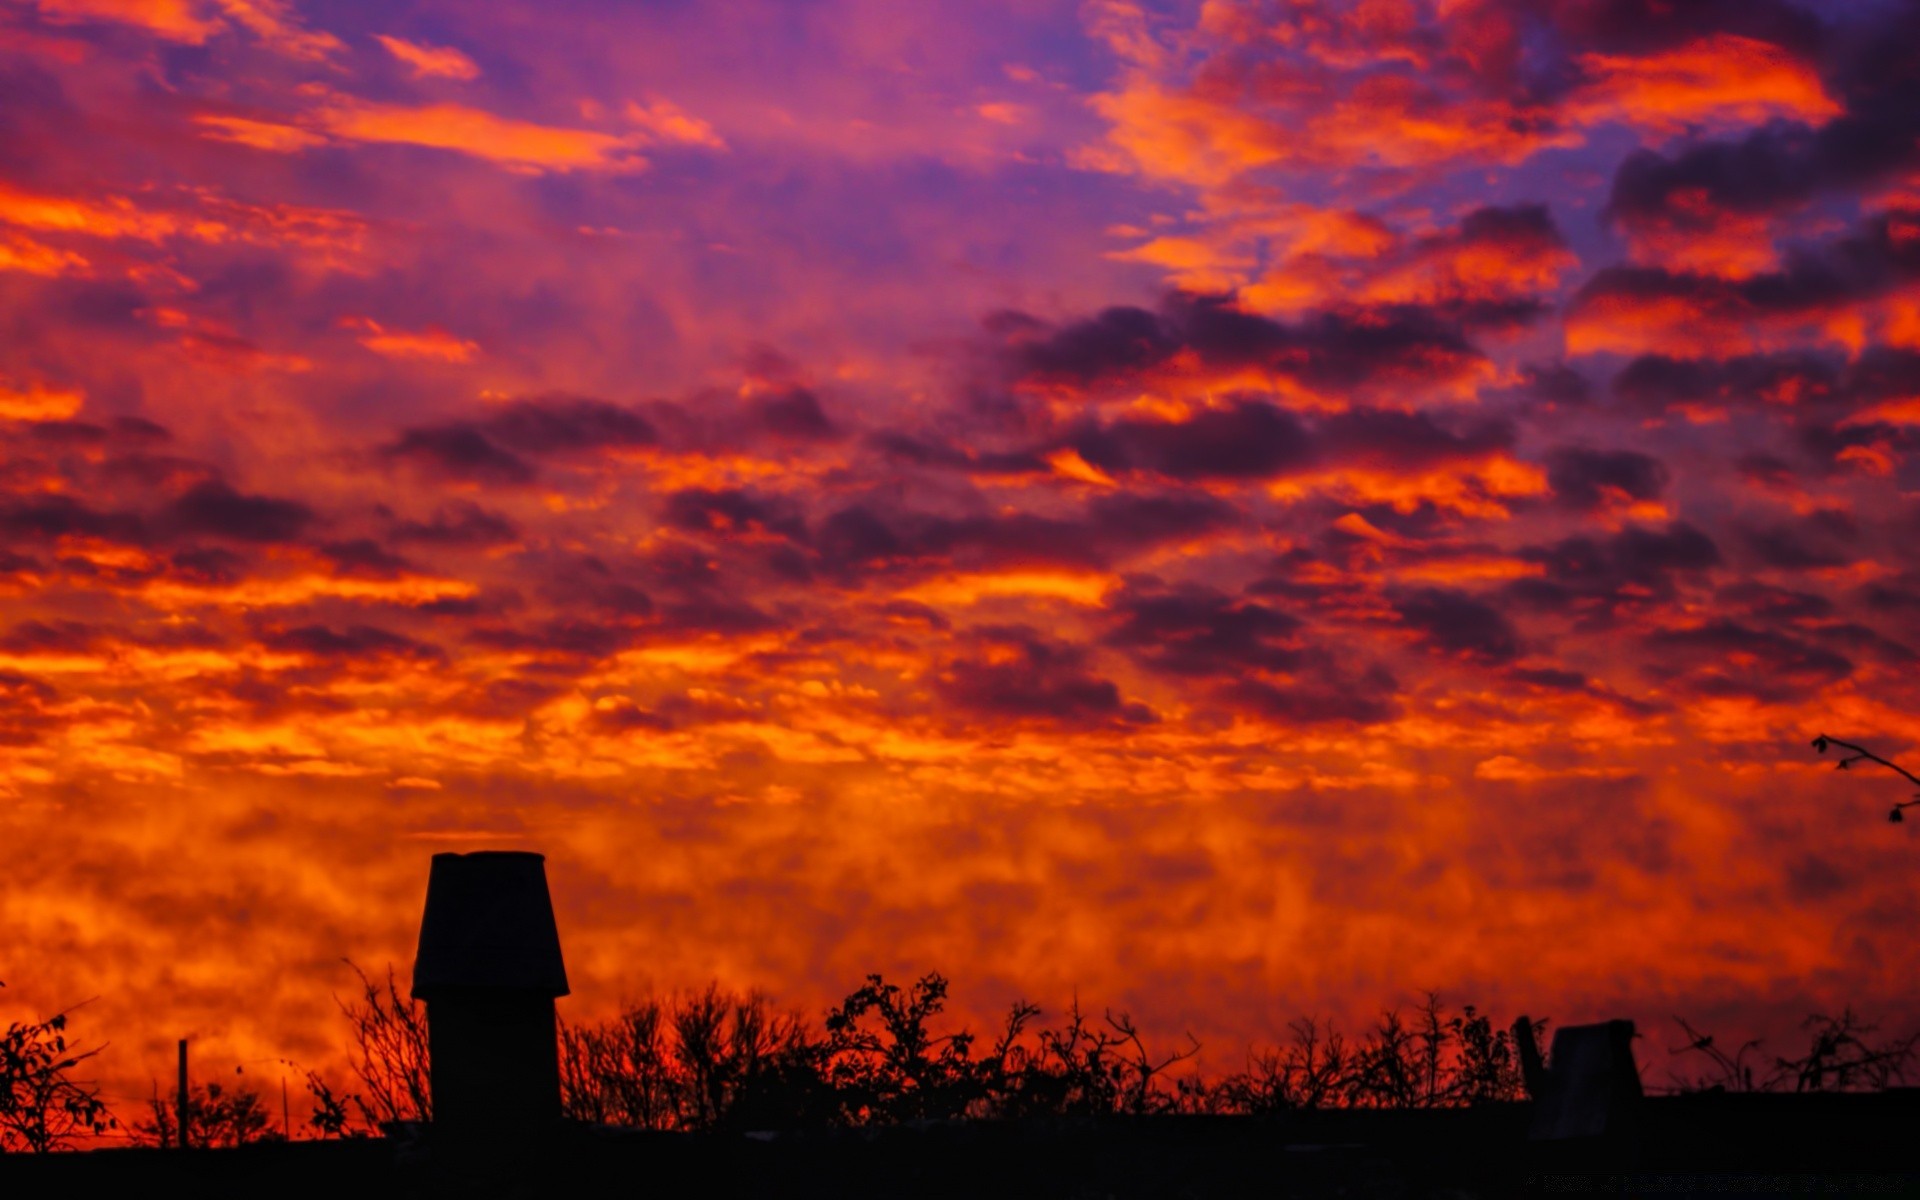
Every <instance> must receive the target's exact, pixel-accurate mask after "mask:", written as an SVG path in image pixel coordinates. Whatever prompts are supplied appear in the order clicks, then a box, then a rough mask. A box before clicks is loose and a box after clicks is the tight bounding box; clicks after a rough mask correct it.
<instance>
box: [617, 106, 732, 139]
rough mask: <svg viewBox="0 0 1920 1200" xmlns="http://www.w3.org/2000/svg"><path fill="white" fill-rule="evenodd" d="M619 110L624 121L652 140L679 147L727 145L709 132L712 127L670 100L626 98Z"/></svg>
mask: <svg viewBox="0 0 1920 1200" xmlns="http://www.w3.org/2000/svg"><path fill="white" fill-rule="evenodd" d="M622 111H623V112H624V113H625V114H626V118H627V120H629V121H631V122H633V123H634V124H635V125H637V126H639V127H640V128H641V129H642V130H644V131H645V132H646V134H647V136H649V137H650V138H652V139H654V140H655V141H660V142H668V143H671V144H675V145H682V146H705V147H706V148H708V149H709V150H725V149H726V148H727V143H726V142H725V141H723V140H722V139H721V137H720V135H719V134H717V133H715V132H714V131H713V126H711V125H709V124H707V123H706V122H705V121H703V120H701V119H700V118H699V117H696V116H692V115H691V114H689V113H687V112H685V111H684V110H682V109H681V108H680V107H679V106H678V105H676V104H674V103H673V101H671V100H662V99H660V98H659V97H655V98H653V99H652V100H649V101H648V102H647V103H646V104H637V103H635V102H634V101H632V100H629V101H627V104H626V107H625V109H623V110H622Z"/></svg>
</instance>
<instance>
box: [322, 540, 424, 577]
mask: <svg viewBox="0 0 1920 1200" xmlns="http://www.w3.org/2000/svg"><path fill="white" fill-rule="evenodd" d="M318 549H319V551H320V553H321V554H322V555H323V556H324V557H326V558H328V559H330V560H331V561H332V562H333V570H334V573H335V574H336V575H351V576H358V577H360V578H363V579H393V578H395V577H397V576H399V575H401V574H403V573H405V572H407V571H410V570H412V569H413V564H412V563H409V562H408V561H407V560H406V559H404V558H401V557H400V556H399V555H397V554H395V553H393V552H392V551H390V550H388V549H387V548H386V547H385V546H382V545H381V544H380V543H378V542H376V541H374V540H373V539H372V538H355V539H353V540H352V541H348V542H323V543H321V544H320V546H319V547H318Z"/></svg>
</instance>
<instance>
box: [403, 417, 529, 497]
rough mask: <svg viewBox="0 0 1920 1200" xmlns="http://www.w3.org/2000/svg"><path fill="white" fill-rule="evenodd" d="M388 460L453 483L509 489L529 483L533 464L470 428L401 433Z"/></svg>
mask: <svg viewBox="0 0 1920 1200" xmlns="http://www.w3.org/2000/svg"><path fill="white" fill-rule="evenodd" d="M386 454H387V456H388V457H389V458H397V459H402V460H404V461H406V462H409V463H412V464H413V465H415V466H417V467H421V468H424V469H426V470H429V471H431V472H433V473H435V474H438V475H445V476H449V477H451V478H454V479H469V480H473V481H475V482H478V483H492V484H502V485H508V486H514V485H520V484H527V483H532V482H533V478H534V474H535V472H534V469H533V464H531V463H529V462H528V461H527V460H526V459H524V458H521V457H520V456H519V455H517V454H511V453H508V452H507V451H505V450H502V449H501V448H500V447H499V446H496V445H494V443H493V442H492V440H491V439H489V438H488V437H487V435H486V434H484V433H482V432H480V430H479V429H477V428H475V427H473V426H471V425H441V426H427V427H421V428H416V429H408V430H404V431H403V432H402V433H401V434H400V437H399V439H398V440H397V441H395V442H393V443H392V444H391V445H389V446H387V448H386Z"/></svg>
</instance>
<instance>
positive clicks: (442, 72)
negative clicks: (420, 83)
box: [373, 33, 480, 81]
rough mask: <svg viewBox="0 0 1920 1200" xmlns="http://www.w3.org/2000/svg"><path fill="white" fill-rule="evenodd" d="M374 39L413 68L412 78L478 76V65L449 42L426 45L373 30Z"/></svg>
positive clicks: (465, 77) (472, 78) (468, 78)
mask: <svg viewBox="0 0 1920 1200" xmlns="http://www.w3.org/2000/svg"><path fill="white" fill-rule="evenodd" d="M373 40H374V41H376V42H379V43H380V44H381V45H382V46H384V47H386V50H387V53H388V54H391V55H393V56H394V57H395V58H397V59H399V60H400V61H401V62H403V63H406V64H407V65H408V66H410V67H412V68H413V74H414V78H416V79H420V78H427V77H435V78H440V79H459V80H463V81H466V80H474V79H478V78H480V66H479V64H477V63H475V62H474V61H473V60H472V59H471V58H468V57H467V56H466V55H464V54H462V53H461V52H460V51H458V50H455V49H454V48H453V47H451V46H427V45H422V44H420V43H418V42H409V41H407V40H406V39H405V38H397V37H388V36H387V35H386V34H384V33H376V34H374V35H373Z"/></svg>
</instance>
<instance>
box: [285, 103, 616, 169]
mask: <svg viewBox="0 0 1920 1200" xmlns="http://www.w3.org/2000/svg"><path fill="white" fill-rule="evenodd" d="M314 120H315V121H316V122H317V123H318V124H319V125H320V127H321V128H323V129H325V130H326V131H327V132H328V133H331V134H332V135H334V136H335V137H338V138H344V139H346V140H347V141H355V142H373V143H382V144H389V145H403V146H429V147H432V148H434V149H438V150H452V151H455V152H457V153H460V154H469V155H472V156H474V157H475V158H483V159H486V160H487V161H489V162H496V163H500V164H502V165H503V166H506V167H508V168H511V169H514V170H521V171H529V172H535V173H538V172H542V171H635V170H639V169H641V168H643V167H645V166H646V165H647V163H646V159H644V158H642V157H640V155H639V154H638V153H637V147H638V145H639V144H640V142H639V140H638V139H635V138H632V137H614V136H613V135H611V134H605V133H595V132H593V131H591V130H586V129H568V128H564V127H561V126H555V125H539V124H535V123H534V122H531V121H522V120H518V119H516V118H513V117H500V116H495V115H494V114H492V113H489V112H484V111H482V110H480V109H477V108H468V107H466V106H465V105H460V104H430V105H427V106H425V107H421V108H408V107H405V106H403V105H396V104H373V103H365V102H360V101H351V100H348V101H338V102H335V103H333V104H330V105H329V106H327V107H325V108H322V109H321V110H320V111H319V112H318V113H316V114H315V116H314Z"/></svg>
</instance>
